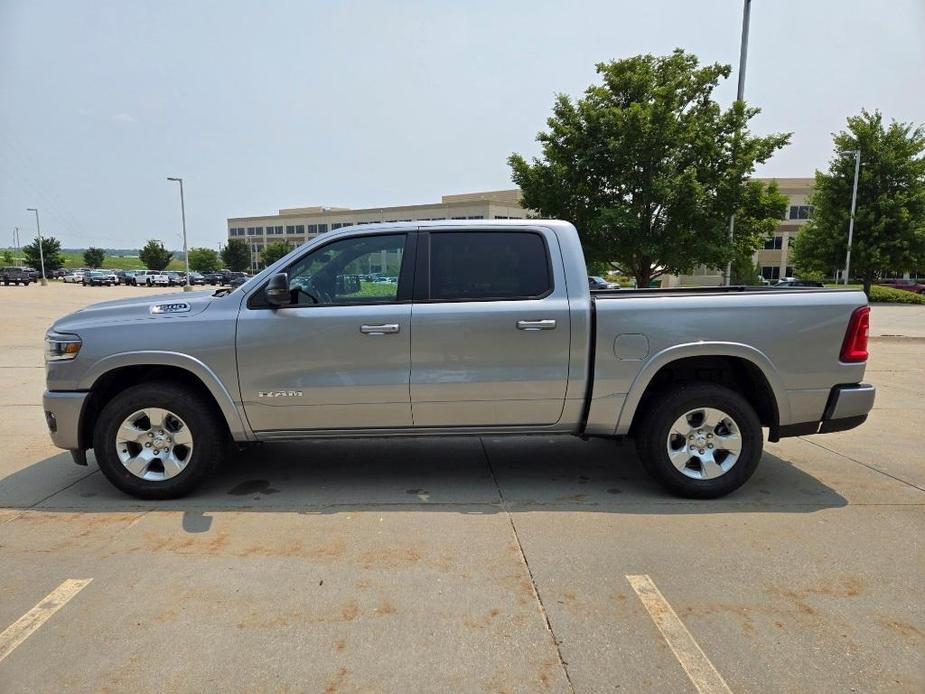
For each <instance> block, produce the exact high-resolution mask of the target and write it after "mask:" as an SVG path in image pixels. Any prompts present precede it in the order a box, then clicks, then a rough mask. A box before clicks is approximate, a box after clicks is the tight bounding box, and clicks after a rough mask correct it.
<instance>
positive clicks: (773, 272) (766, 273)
mask: <svg viewBox="0 0 925 694" xmlns="http://www.w3.org/2000/svg"><path fill="white" fill-rule="evenodd" d="M761 276H762V277H764V278H765V279H766V280H779V279H780V266H779V265H762V266H761Z"/></svg>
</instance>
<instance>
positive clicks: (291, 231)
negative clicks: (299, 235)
mask: <svg viewBox="0 0 925 694" xmlns="http://www.w3.org/2000/svg"><path fill="white" fill-rule="evenodd" d="M286 233H287V234H294V233H295V226H294V225H292V224H287V225H286Z"/></svg>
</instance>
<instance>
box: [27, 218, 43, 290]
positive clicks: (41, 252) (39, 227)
mask: <svg viewBox="0 0 925 694" xmlns="http://www.w3.org/2000/svg"><path fill="white" fill-rule="evenodd" d="M26 212H35V230H36V231H37V232H38V234H39V262H40V263H41V264H42V286H43V287H47V286H48V280H47V279H46V278H45V250H44V249H43V248H42V246H43V245H44V242H43V241H42V225H41V224H39V211H38V209H36V208H35V207H27V208H26Z"/></svg>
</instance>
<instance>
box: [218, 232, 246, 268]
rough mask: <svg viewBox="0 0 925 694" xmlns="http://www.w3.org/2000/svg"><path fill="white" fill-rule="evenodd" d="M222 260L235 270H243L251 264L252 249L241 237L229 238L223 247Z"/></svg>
mask: <svg viewBox="0 0 925 694" xmlns="http://www.w3.org/2000/svg"><path fill="white" fill-rule="evenodd" d="M222 262H223V263H224V264H225V267H227V268H228V269H229V270H231V271H233V272H243V271H244V270H247V269H248V268H249V267H250V264H251V252H250V249H249V248H248V247H247V244H246V243H244V241H242V240H241V239H228V243H227V244H225V247H224V248H223V249H222Z"/></svg>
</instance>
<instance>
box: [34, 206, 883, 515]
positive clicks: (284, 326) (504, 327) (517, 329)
mask: <svg viewBox="0 0 925 694" xmlns="http://www.w3.org/2000/svg"><path fill="white" fill-rule="evenodd" d="M374 275H375V276H377V277H378V276H395V277H397V278H398V280H397V282H394V283H393V282H378V281H371V280H369V279H364V277H371V276H374ZM355 277H358V279H357V280H356V281H354V280H353V279H351V280H350V281H347V278H355ZM868 313H869V308H868V306H867V301H866V298H865V296H864V294H863V293H862V292H859V291H852V290H838V289H818V290H814V289H800V290H793V291H789V290H786V289H769V288H763V287H754V288H752V287H709V288H708V287H704V288H685V289H636V290H628V289H622V290H604V291H591V290H590V289H589V287H588V274H587V270H586V268H585V262H584V256H583V253H582V248H581V244H580V242H579V237H578V234H577V232H576V230H575V228H574V227H573V226H572V225H571V224H568V223H566V222H561V221H543V220H529V221H516V220H510V221H494V222H484V221H483V222H477V221H452V222H450V221H445V222H421V223H418V224H413V223H412V224H408V223H404V224H401V223H399V224H379V225H366V226H362V227H350V228H345V229H340V230H338V231H336V232H332V233H328V234H324V235H323V236H320V237H318V238H316V239H315V240H313V241H310V242H309V243H308V244H306V245H304V246H301V247H299V248H298V249H296V250H294V251H292V252H291V253H290V254H289V255H287V256H286V257H284V258H282V259H281V260H279V261H278V262H276V263H274V264H273V265H271V266H269V267H268V268H267V269H265V270H264V271H263V272H261V273H260V274H258V275H256V276H255V277H253V278H251V279H250V280H249V281H247V282H246V283H244V284H243V285H242V286H240V287H238V288H235V289H231V288H223V289H219V290H218V291H216V292H214V293H210V292H196V293H190V294H183V295H176V294H173V295H165V296H161V297H136V298H132V299H124V300H120V301H110V302H106V303H101V304H97V305H95V306H90V307H88V308H85V309H83V310H81V311H79V312H77V313H74V314H71V315H69V316H65V317H64V318H62V319H60V320H58V321H57V322H56V323H55V324H54V325H53V326H52V327H51V329H50V330H49V332H48V334H47V337H46V360H47V368H46V376H47V391H46V392H45V395H44V410H45V416H46V419H47V421H48V427H49V430H50V432H51V438H52V440H53V441H54V443H55V444H56V445H57V446H60V447H61V448H65V449H69V450H71V451H72V453H73V456H74V459H75V461H77V462H79V463H83V464H85V463H86V456H85V451H86V450H87V449H90V448H93V450H94V451H95V454H96V461H97V464H98V465H99V467H100V469H101V470H102V471H103V473H104V474H105V475H106V477H107V478H109V480H110V481H111V482H112V483H113V484H115V485H116V486H117V487H118V488H119V489H121V490H123V491H125V492H127V493H129V494H132V495H135V496H137V497H141V498H170V497H176V496H179V495H182V494H185V493H187V492H189V491H190V490H192V489H193V488H194V487H195V486H196V485H197V484H199V483H200V482H201V481H202V480H203V478H204V477H205V476H206V475H207V474H208V473H209V472H210V471H211V470H212V469H213V468H214V467H215V465H216V464H217V463H218V462H219V461H220V460H221V459H222V458H223V457H225V456H226V455H227V454H229V451H231V450H232V449H231V447H230V445H229V444H231V443H234V444H236V445H238V446H244V445H247V444H255V443H260V442H265V441H280V440H301V439H310V438H316V437H332V436H334V437H347V436H375V437H385V436H407V435H417V436H442V435H451V434H470V435H487V436H496V435H502V434H571V435H576V436H581V437H592V436H593V437H609V438H620V437H626V436H629V437H632V438H633V439H635V443H636V447H637V450H638V453H639V457H640V458H641V460H642V462H643V464H644V465H645V467H646V468H647V469H648V471H649V472H650V473H651V474H652V475H653V476H654V477H655V479H657V480H658V481H659V482H660V483H661V484H663V485H664V486H665V487H666V488H668V489H669V490H671V491H672V492H674V493H676V494H680V495H683V496H688V497H697V498H709V497H717V496H720V495H722V494H726V493H728V492H731V491H732V490H734V489H736V488H737V487H739V486H740V485H742V484H743V483H744V482H745V481H746V480H747V479H748V478H749V477H750V476H751V475H752V473H753V472H754V471H755V467H756V466H757V465H758V462H759V460H760V458H761V453H762V440H763V431H762V427H766V428H767V430H768V438H769V440H771V441H777V440H778V439H780V438H781V437H784V436H797V435H807V434H815V433H824V432H832V431H840V430H844V429H850V428H852V427H856V426H858V425H859V424H861V423H862V422H863V421H864V420H865V418H866V417H867V413H868V412H869V411H870V409H871V408H872V407H873V402H874V388H873V386H870V385H867V384H864V383H862V379H863V377H864V369H865V363H866V361H867V327H868ZM563 465H567V462H563Z"/></svg>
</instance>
